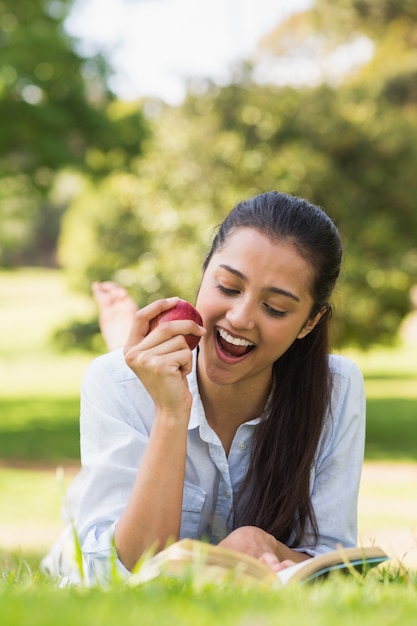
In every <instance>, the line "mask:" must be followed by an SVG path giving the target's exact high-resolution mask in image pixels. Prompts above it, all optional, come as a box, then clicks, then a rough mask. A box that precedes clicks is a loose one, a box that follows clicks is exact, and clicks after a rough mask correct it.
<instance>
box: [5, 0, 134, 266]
mask: <svg viewBox="0 0 417 626" xmlns="http://www.w3.org/2000/svg"><path fill="white" fill-rule="evenodd" d="M72 4H73V0H2V1H1V2H0V58H1V64H0V116H1V119H2V124H1V125H0V154H1V157H0V179H1V181H2V184H1V186H2V193H1V196H0V201H1V208H2V210H1V214H0V225H1V228H0V232H1V233H2V235H0V264H2V265H10V264H14V263H19V262H44V261H47V259H48V258H49V257H50V256H51V254H53V251H54V246H55V243H56V237H57V234H58V231H59V221H60V217H61V214H62V210H63V208H64V207H62V206H55V205H54V204H53V203H52V202H51V201H50V199H49V198H48V194H49V192H50V190H51V188H52V186H53V184H54V177H55V174H56V172H57V171H59V170H60V169H61V168H64V167H66V168H68V167H72V168H77V169H80V170H82V171H84V172H86V173H88V175H89V176H96V177H100V176H103V175H104V174H106V173H108V172H109V171H114V170H117V169H118V170H126V169H128V167H129V163H130V160H131V159H132V158H133V157H135V156H136V155H137V154H138V153H139V152H140V150H141V143H142V140H143V139H144V137H145V136H146V124H145V123H144V119H143V116H142V114H141V111H140V109H139V107H137V106H136V107H134V108H133V107H130V108H129V107H127V105H121V104H120V103H117V102H116V101H115V99H114V96H113V94H112V93H110V91H109V90H108V88H107V82H106V81H107V78H108V76H109V72H110V68H109V66H108V65H107V63H106V62H105V60H104V59H103V58H102V57H101V56H95V57H94V58H84V57H82V56H81V55H80V54H79V53H78V52H77V42H76V41H75V40H74V39H73V38H71V37H69V36H68V35H67V34H66V32H65V30H64V28H63V24H64V21H65V18H66V16H67V15H68V12H69V10H70V9H71V7H72Z"/></svg>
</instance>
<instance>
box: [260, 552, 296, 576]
mask: <svg viewBox="0 0 417 626" xmlns="http://www.w3.org/2000/svg"><path fill="white" fill-rule="evenodd" d="M259 560H260V562H261V563H265V565H268V567H270V568H271V569H272V570H273V571H274V572H280V571H282V570H283V569H287V567H291V566H292V565H295V563H294V561H291V559H285V560H284V561H280V560H279V558H278V557H277V555H276V554H274V553H273V552H264V554H263V555H262V556H261V557H260V558H259Z"/></svg>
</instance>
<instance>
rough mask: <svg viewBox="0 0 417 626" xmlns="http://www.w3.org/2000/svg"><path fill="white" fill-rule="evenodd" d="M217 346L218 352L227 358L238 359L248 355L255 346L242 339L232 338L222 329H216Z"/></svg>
mask: <svg viewBox="0 0 417 626" xmlns="http://www.w3.org/2000/svg"><path fill="white" fill-rule="evenodd" d="M216 338H217V344H218V346H219V348H220V350H221V351H222V352H223V353H224V354H226V355H227V356H231V357H234V358H239V357H242V356H245V355H246V354H249V352H252V350H254V349H255V344H254V343H252V342H251V341H248V340H247V339H243V337H233V336H232V335H229V333H228V332H227V331H225V330H223V328H218V329H217V335H216Z"/></svg>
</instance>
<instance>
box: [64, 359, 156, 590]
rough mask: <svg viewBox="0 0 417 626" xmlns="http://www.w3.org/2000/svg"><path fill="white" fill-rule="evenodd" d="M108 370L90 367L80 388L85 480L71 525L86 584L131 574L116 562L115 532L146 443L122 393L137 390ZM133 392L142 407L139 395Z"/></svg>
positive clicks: (143, 430) (136, 416)
mask: <svg viewBox="0 0 417 626" xmlns="http://www.w3.org/2000/svg"><path fill="white" fill-rule="evenodd" d="M103 363H105V364H106V365H103ZM110 366H111V361H110ZM110 366H109V362H107V361H106V360H103V359H101V358H99V359H97V360H96V361H95V362H93V364H92V366H91V367H90V368H89V370H88V371H87V373H86V376H85V377H84V380H83V384H82V388H81V418H80V430H81V460H82V465H83V468H84V471H85V477H86V478H85V484H84V488H83V491H82V496H81V499H80V503H79V509H78V514H77V518H76V524H75V525H76V531H77V534H78V540H79V542H80V547H81V551H82V555H83V570H84V571H83V574H84V579H85V581H86V582H87V583H88V584H93V583H96V582H100V583H103V582H105V581H106V579H108V578H110V577H112V576H114V572H115V571H117V572H118V574H119V575H120V576H121V577H122V578H125V577H127V576H128V575H129V573H130V572H128V570H127V569H126V568H125V567H124V566H123V564H122V563H121V562H120V561H119V559H118V558H117V553H116V550H115V547H114V529H115V526H116V523H117V521H118V519H119V518H120V516H121V514H122V512H123V510H124V508H125V506H126V503H127V501H128V499H129V497H130V493H131V490H132V488H133V484H134V481H135V478H136V474H137V470H138V467H139V465H140V462H141V460H142V458H143V455H144V451H145V448H146V445H147V442H148V438H149V433H148V432H147V427H146V425H145V424H144V423H143V422H141V420H140V415H139V413H138V411H137V410H135V409H134V408H133V407H132V405H131V404H130V402H129V393H126V385H127V386H128V385H129V384H130V385H131V384H134V385H135V386H136V381H137V379H136V380H134V381H133V383H132V380H130V381H129V380H123V379H121V377H120V376H119V378H117V376H115V375H114V372H112V370H111V367H110ZM137 391H138V396H139V402H140V400H141V396H140V394H141V393H142V395H143V391H142V390H141V389H140V388H138V389H137ZM151 414H152V412H151Z"/></svg>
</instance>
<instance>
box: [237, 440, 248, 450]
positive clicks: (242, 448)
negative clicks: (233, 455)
mask: <svg viewBox="0 0 417 626" xmlns="http://www.w3.org/2000/svg"><path fill="white" fill-rule="evenodd" d="M246 448H247V445H246V443H245V442H244V441H241V442H240V444H239V449H240V450H246Z"/></svg>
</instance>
